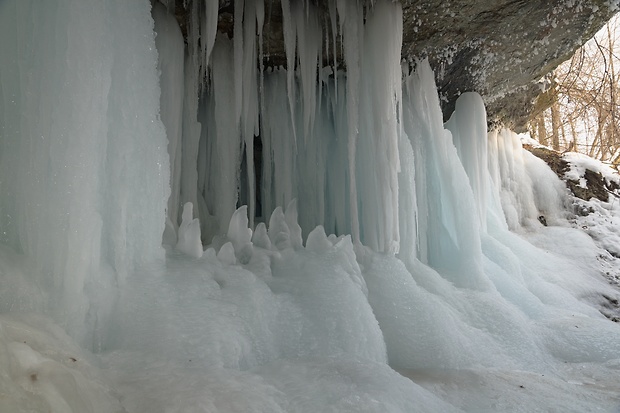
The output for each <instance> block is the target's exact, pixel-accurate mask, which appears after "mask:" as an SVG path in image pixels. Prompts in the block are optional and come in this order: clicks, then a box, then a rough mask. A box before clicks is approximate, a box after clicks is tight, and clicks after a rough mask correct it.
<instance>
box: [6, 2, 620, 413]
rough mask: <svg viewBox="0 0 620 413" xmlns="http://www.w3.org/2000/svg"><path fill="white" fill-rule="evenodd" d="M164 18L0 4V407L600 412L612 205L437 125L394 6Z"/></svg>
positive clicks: (141, 11) (198, 7)
mask: <svg viewBox="0 0 620 413" xmlns="http://www.w3.org/2000/svg"><path fill="white" fill-rule="evenodd" d="M176 3H179V2H176ZM181 3H184V5H185V6H186V7H188V8H193V9H192V10H190V11H191V13H190V16H191V19H190V21H189V24H188V26H187V27H183V28H182V27H180V25H179V23H178V19H177V18H176V17H175V14H174V9H175V2H174V1H164V2H163V3H160V2H159V1H155V0H154V1H153V2H151V1H149V0H131V1H129V0H46V1H45V2H41V1H35V0H2V1H0V411H1V412H7V413H13V412H15V413H17V412H24V413H25V412H54V413H69V412H74V413H87V412H94V413H100V412H114V413H120V412H127V413H143V412H144V413H146V412H149V413H157V412H161V413H164V412H165V413H171V412H196V413H198V412H213V413H215V412H219V413H236V412H239V413H244V412H265V413H267V412H269V413H277V412H619V411H620V325H619V323H618V322H613V320H611V319H610V317H606V316H605V314H604V312H602V311H601V306H600V303H601V302H602V301H601V300H603V301H604V298H602V297H606V298H607V299H608V301H609V302H611V303H613V302H614V300H615V303H616V304H617V302H618V297H620V290H619V289H618V286H617V285H613V283H611V282H610V281H609V277H607V278H606V277H605V274H606V275H608V276H609V275H610V273H613V272H614V271H615V273H616V274H620V259H619V258H618V257H619V256H620V206H619V202H618V200H617V198H615V197H612V199H611V200H610V201H609V202H602V201H595V200H593V201H591V202H589V203H587V206H588V208H590V209H591V210H592V211H595V212H593V214H591V215H590V216H589V217H582V216H579V215H576V214H575V213H574V208H575V207H574V204H573V199H572V198H571V196H570V195H569V193H568V190H567V189H566V185H565V184H564V183H563V181H562V180H560V179H559V178H558V177H557V176H556V175H555V174H554V173H553V172H552V170H551V169H550V168H549V167H548V166H547V165H546V164H545V162H543V161H542V160H540V159H538V158H536V157H535V156H534V155H532V154H531V153H530V152H528V151H525V150H524V149H523V148H522V140H523V139H527V138H524V137H523V136H521V135H518V134H517V133H515V132H512V131H511V130H509V129H507V128H505V127H502V126H501V125H495V126H494V127H490V126H489V125H490V124H491V123H490V122H489V121H488V119H487V112H486V110H485V104H486V96H485V97H484V98H483V97H482V96H481V95H480V94H479V93H477V92H476V91H475V90H473V91H469V90H463V91H462V92H463V93H460V96H459V97H458V99H457V100H455V102H454V110H453V112H452V113H451V114H450V115H449V116H448V117H449V119H444V116H445V115H446V113H445V111H442V103H443V100H444V99H445V96H444V95H442V94H441V93H438V87H437V85H436V82H437V79H438V71H440V70H441V67H432V65H431V63H430V62H429V60H428V59H426V58H425V57H424V56H419V57H415V58H403V55H402V49H403V30H404V29H403V21H404V17H403V14H404V13H403V7H404V6H403V4H405V3H411V4H413V3H415V2H402V3H401V2H392V1H388V0H374V1H353V0H351V1H347V0H329V1H325V2H316V1H310V0H306V1H301V0H299V1H296V0H281V1H278V2H272V1H267V2H264V1H263V0H245V1H244V0H235V1H234V2H230V1H228V2H226V1H215V0H206V1H204V2H202V1H198V0H193V1H187V0H186V1H184V2H181ZM556 3H561V6H558V7H564V8H565V9H567V10H569V9H570V10H572V9H571V8H577V7H581V8H587V7H590V8H591V11H592V13H594V12H595V11H597V10H598V9H599V8H606V10H607V9H617V8H618V4H617V3H618V2H617V1H594V2H592V3H593V4H589V2H584V1H579V0H570V1H557V2H556ZM594 3H595V4H594ZM599 3H600V4H599ZM231 5H234V7H232V6H231ZM221 7H228V8H229V9H234V11H231V14H232V15H233V17H234V22H235V24H234V27H233V28H232V29H231V33H225V32H222V31H220V30H218V26H220V25H221V24H222V22H221V21H219V20H218V13H219V12H220V9H221ZM274 7H277V8H279V9H278V13H279V15H281V16H282V38H283V46H284V50H285V55H284V56H283V61H282V62H281V63H280V64H278V65H265V64H264V56H267V55H269V54H270V53H271V52H270V50H267V49H266V48H265V45H266V44H267V43H266V41H265V39H264V38H263V36H264V34H265V33H264V32H263V28H264V27H265V26H266V25H267V24H268V22H269V20H270V16H271V15H272V13H274V12H273V10H272V8H274ZM595 7H596V10H595ZM588 10H590V9H588ZM457 13H458V11H457ZM558 13H559V12H558ZM220 17H221V16H220ZM549 24H551V23H549ZM325 56H332V59H331V60H330V59H329V58H327V59H326V58H325ZM335 56H338V58H336V57H335ZM474 75H475V76H484V73H477V74H474ZM445 76H449V75H445ZM609 179H616V180H617V179H618V177H617V174H616V175H613V174H611V173H610V178H609ZM595 213H596V214H598V215H594V214H595ZM595 216H596V217H599V218H597V219H598V221H597V220H596V219H595V218H594V217H595ZM586 219H590V221H588V223H585V221H583V220H586ZM580 220H581V221H580ZM597 223H598V224H597ZM596 225H598V226H596ZM586 226H589V227H592V228H598V229H599V234H602V235H601V236H599V237H598V238H597V237H594V236H592V234H588V233H587V232H584V231H583V230H582V229H583V228H586ZM614 237H615V238H614ZM605 242H607V244H605ZM614 248H615V249H614ZM614 251H616V253H614ZM612 275H613V274H612ZM608 304H609V303H608ZM616 321H617V320H616Z"/></svg>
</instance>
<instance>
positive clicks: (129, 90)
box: [0, 0, 170, 343]
mask: <svg viewBox="0 0 620 413" xmlns="http://www.w3.org/2000/svg"><path fill="white" fill-rule="evenodd" d="M0 48H1V49H2V51H3V52H2V53H1V56H0V67H1V69H0V124H1V125H2V126H1V128H2V129H1V133H0V176H1V177H2V178H1V179H0V193H2V196H0V240H1V241H2V242H3V243H6V244H8V245H10V246H11V247H12V248H14V249H15V250H17V251H18V252H21V253H23V254H24V255H26V256H27V257H29V258H30V259H32V260H33V261H34V262H35V263H36V264H37V269H36V271H34V272H33V273H31V274H29V275H28V276H29V277H32V278H33V279H34V280H35V281H36V283H38V284H39V285H40V286H42V288H44V289H45V290H47V291H48V292H50V294H51V299H50V307H51V308H49V309H45V310H51V311H52V314H54V315H55V316H56V318H57V320H61V321H62V322H63V324H64V326H65V327H67V328H68V329H69V330H70V331H71V332H72V333H73V334H74V335H76V336H79V337H80V338H81V339H82V340H84V341H85V342H91V343H92V342H94V341H97V337H96V336H97V334H99V333H97V331H98V329H99V328H102V326H103V325H105V318H106V314H107V312H108V310H109V308H110V307H112V306H113V305H114V297H115V295H116V292H115V290H116V289H117V288H118V287H119V286H120V285H122V284H123V282H124V278H125V277H126V276H127V274H128V273H129V272H131V271H132V270H133V269H134V268H136V267H137V266H140V265H142V264H144V263H147V262H151V261H153V260H156V259H160V258H162V257H163V249H162V248H161V237H162V230H163V225H164V219H163V217H164V216H165V215H164V214H165V207H166V200H167V198H168V194H169V182H168V181H169V174H170V172H169V170H170V168H169V161H168V154H167V150H166V147H167V142H166V134H165V130H164V128H163V126H162V123H161V121H160V118H159V115H158V113H159V95H160V91H159V86H158V73H157V51H156V45H155V40H154V33H153V20H152V18H151V15H150V3H149V2H148V1H146V0H145V1H132V2H119V1H107V2H100V1H94V0H93V1H82V0H79V1H78V0H76V1H54V0H52V1H46V2H45V3H40V2H35V1H22V0H19V1H17V0H16V1H3V2H2V3H1V4H0ZM168 90H169V89H168ZM85 326H87V327H85ZM86 331H90V332H92V331H95V336H92V335H89V336H88V337H86V336H85V334H86V333H85V332H86Z"/></svg>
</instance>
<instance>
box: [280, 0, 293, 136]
mask: <svg viewBox="0 0 620 413" xmlns="http://www.w3.org/2000/svg"><path fill="white" fill-rule="evenodd" d="M281 4H282V31H283V35H284V49H285V51H286V86H287V91H288V105H289V111H290V116H291V124H293V125H295V41H296V38H297V32H296V29H295V27H294V26H293V22H292V19H293V17H292V15H291V5H290V3H289V0H282V1H281ZM293 137H294V138H295V142H297V132H296V131H295V127H293Z"/></svg>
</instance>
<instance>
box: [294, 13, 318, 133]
mask: <svg viewBox="0 0 620 413" xmlns="http://www.w3.org/2000/svg"><path fill="white" fill-rule="evenodd" d="M309 3H310V2H307V3H306V8H305V10H304V8H303V5H302V4H300V3H299V2H294V3H293V4H292V10H291V12H292V14H293V16H294V19H295V27H296V32H297V56H298V58H299V76H300V80H301V98H302V104H303V119H304V123H303V126H304V128H303V131H304V139H306V138H307V136H308V134H309V133H310V128H311V125H313V124H314V118H315V110H316V88H317V68H318V62H319V51H320V48H321V28H320V25H319V20H318V16H317V11H316V8H315V7H314V6H311V5H310V4H309Z"/></svg>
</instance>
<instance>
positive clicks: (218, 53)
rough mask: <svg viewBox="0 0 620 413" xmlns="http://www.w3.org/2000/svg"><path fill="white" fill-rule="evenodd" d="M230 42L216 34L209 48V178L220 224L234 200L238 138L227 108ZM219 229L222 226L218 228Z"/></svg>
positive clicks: (231, 86) (230, 100) (231, 89)
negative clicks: (211, 119) (211, 113)
mask: <svg viewBox="0 0 620 413" xmlns="http://www.w3.org/2000/svg"><path fill="white" fill-rule="evenodd" d="M231 46H232V44H231V41H230V40H228V39H226V38H224V37H223V36H218V38H217V39H216V41H215V46H214V48H213V95H214V102H215V104H214V122H215V141H216V142H215V151H214V154H213V155H214V157H213V158H212V159H213V160H214V162H212V167H211V170H210V176H211V178H210V179H213V180H214V182H213V183H212V187H213V188H214V193H213V197H214V198H215V207H214V209H213V210H214V214H215V216H216V217H217V220H218V222H219V225H220V226H224V225H226V224H227V223H228V222H229V221H230V217H231V216H232V213H233V211H234V210H235V206H236V203H237V188H238V183H239V165H240V164H241V162H240V157H241V137H240V131H239V119H238V118H237V117H236V116H235V112H234V111H232V110H231V108H232V107H233V106H234V102H235V101H234V99H235V96H236V95H237V93H236V89H235V88H237V87H241V84H240V83H236V82H235V81H234V79H233V76H231V74H232V73H233V47H231ZM224 228H225V227H224ZM222 229H223V228H222Z"/></svg>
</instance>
